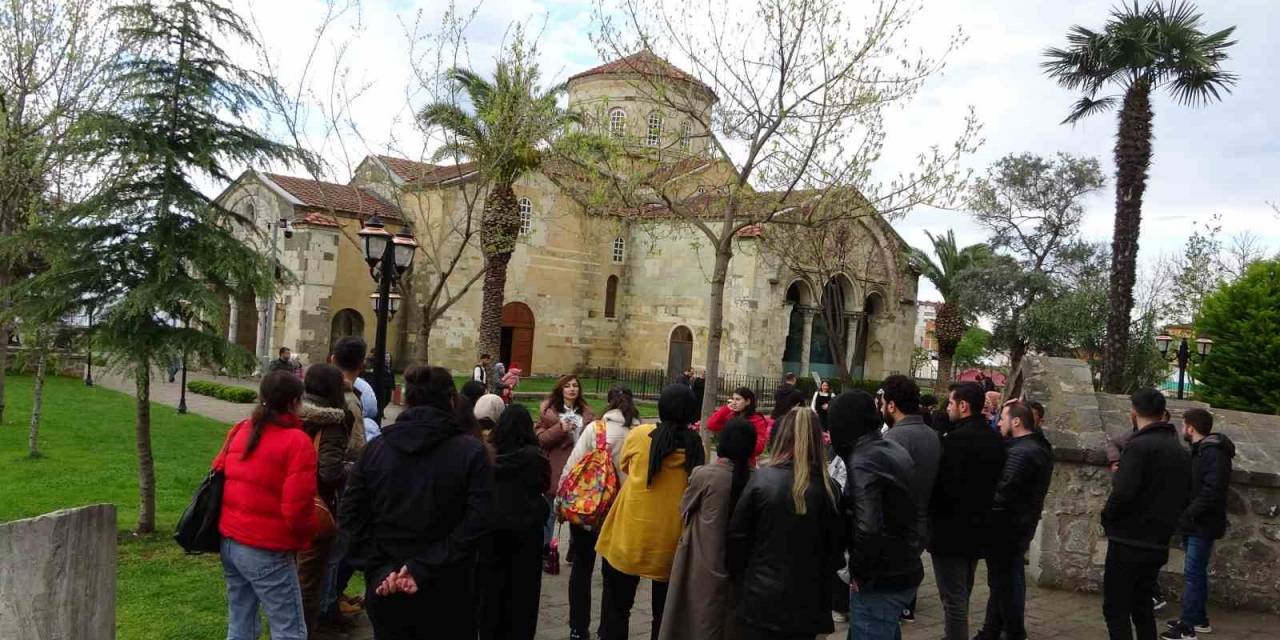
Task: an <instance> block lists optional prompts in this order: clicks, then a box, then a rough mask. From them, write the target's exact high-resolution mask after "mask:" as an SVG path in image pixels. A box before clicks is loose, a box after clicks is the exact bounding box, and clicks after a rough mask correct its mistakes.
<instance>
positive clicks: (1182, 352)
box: [1156, 335, 1213, 400]
mask: <svg viewBox="0 0 1280 640" xmlns="http://www.w3.org/2000/svg"><path fill="white" fill-rule="evenodd" d="M1171 342H1173V338H1172V337H1170V336H1168V335H1158V336H1156V349H1158V350H1159V351H1160V355H1161V356H1162V357H1165V358H1168V357H1169V344H1170V343H1171ZM1212 349H1213V340H1210V339H1208V338H1196V356H1197V360H1198V361H1199V362H1203V361H1204V359H1205V357H1207V356H1208V355H1209V351H1211V350H1212ZM1173 359H1174V361H1176V362H1177V363H1178V399H1179V400H1181V399H1182V390H1183V387H1184V385H1185V383H1186V379H1187V363H1188V362H1190V361H1191V347H1190V346H1189V345H1188V344H1187V337H1186V336H1182V342H1181V343H1179V344H1178V350H1177V351H1175V352H1174V353H1173Z"/></svg>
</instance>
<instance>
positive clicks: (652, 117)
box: [644, 111, 662, 147]
mask: <svg viewBox="0 0 1280 640" xmlns="http://www.w3.org/2000/svg"><path fill="white" fill-rule="evenodd" d="M661 142H662V114H661V113H658V112H657V111H654V112H653V113H650V114H649V135H648V136H647V137H646V138H645V141H644V143H645V144H646V145H648V146H650V147H656V146H658V145H659V144H660V143H661Z"/></svg>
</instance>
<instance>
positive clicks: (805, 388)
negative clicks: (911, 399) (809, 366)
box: [796, 376, 883, 398]
mask: <svg viewBox="0 0 1280 640" xmlns="http://www.w3.org/2000/svg"><path fill="white" fill-rule="evenodd" d="M826 381H827V382H830V383H831V391H832V392H833V393H841V392H843V391H852V390H854V389H862V390H863V391H866V392H867V393H870V394H872V395H875V393H876V391H879V390H880V384H881V383H882V382H883V380H866V379H864V380H849V381H847V382H841V381H840V380H839V379H837V378H827V379H826ZM796 389H799V390H800V392H801V393H803V394H804V397H806V398H808V397H811V396H812V395H813V393H814V392H815V391H817V390H818V383H817V382H815V381H814V379H813V378H810V377H808V376H804V377H800V378H796Z"/></svg>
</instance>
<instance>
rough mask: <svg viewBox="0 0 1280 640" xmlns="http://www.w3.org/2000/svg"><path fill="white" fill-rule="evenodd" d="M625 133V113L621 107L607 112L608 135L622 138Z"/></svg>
mask: <svg viewBox="0 0 1280 640" xmlns="http://www.w3.org/2000/svg"><path fill="white" fill-rule="evenodd" d="M626 133H627V112H626V111H623V110H622V107H614V108H613V109H610V110H609V135H611V136H613V137H615V138H622V136H624V135H626Z"/></svg>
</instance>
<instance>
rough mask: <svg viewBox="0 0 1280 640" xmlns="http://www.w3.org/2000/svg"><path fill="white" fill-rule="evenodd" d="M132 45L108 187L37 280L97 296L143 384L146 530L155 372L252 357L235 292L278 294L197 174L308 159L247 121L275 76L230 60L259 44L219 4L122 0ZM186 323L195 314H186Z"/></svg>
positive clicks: (140, 416) (241, 231) (74, 297)
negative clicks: (181, 361) (229, 47)
mask: <svg viewBox="0 0 1280 640" xmlns="http://www.w3.org/2000/svg"><path fill="white" fill-rule="evenodd" d="M113 11H114V12H115V17H116V18H117V19H118V20H120V24H121V25H122V26H121V33H120V36H121V38H122V39H123V40H124V41H125V42H127V43H128V44H129V46H130V52H129V54H128V55H126V56H124V57H123V58H122V60H121V61H120V63H119V65H118V68H116V69H115V70H114V73H113V76H112V80H111V81H112V82H114V83H116V84H117V85H118V86H119V88H120V91H121V95H122V99H121V100H120V101H119V102H118V103H117V105H116V106H115V108H114V110H112V111H110V112H100V113H95V114H94V115H93V116H92V117H91V118H90V119H89V122H88V123H87V126H88V127H89V129H90V130H91V131H92V132H93V136H92V137H91V143H90V144H91V145H92V146H93V147H94V150H95V152H100V153H105V154H106V157H109V158H111V159H112V163H111V165H110V166H109V167H107V168H105V169H104V172H105V173H106V174H107V175H108V176H109V178H108V184H107V185H106V186H105V187H104V188H103V189H102V190H101V191H100V192H99V193H98V194H97V195H95V196H94V197H92V198H90V199H88V200H87V201H85V202H83V203H80V205H79V206H76V207H73V208H71V213H70V214H69V215H67V216H65V217H64V219H63V220H62V223H63V224H62V225H61V227H55V228H54V231H55V233H56V236H57V237H56V238H55V237H50V238H45V240H47V241H48V244H49V246H50V247H51V251H52V252H53V253H52V254H51V255H50V260H49V264H50V268H49V270H48V271H46V272H44V273H42V274H40V275H38V276H37V277H35V278H32V279H31V281H30V282H28V283H27V286H29V287H31V288H32V290H33V291H44V292H50V291H52V292H56V295H50V296H47V297H48V298H50V299H56V300H64V301H80V300H85V299H95V300H101V301H104V302H103V307H102V309H101V311H100V312H99V313H100V315H99V318H100V321H99V322H98V324H97V327H96V329H95V346H96V347H97V348H98V349H100V350H102V351H105V352H106V353H107V354H108V355H109V356H110V357H111V358H112V359H113V364H115V365H116V366H119V367H121V368H126V369H129V370H131V371H132V373H133V375H134V378H135V381H136V384H137V424H136V433H137V451H138V490H139V494H140V506H139V509H138V522H137V529H136V531H137V532H138V533H151V532H154V531H155V526H156V523H155V470H154V464H153V458H152V452H151V415H150V407H151V405H150V389H151V372H152V368H153V367H154V366H155V365H157V364H159V363H160V362H163V361H165V360H166V359H168V358H172V357H175V356H176V355H177V354H179V353H181V352H183V351H185V352H186V353H188V354H191V355H192V356H195V357H196V358H199V359H201V360H203V361H205V362H209V363H214V364H221V365H227V366H231V367H236V366H247V365H248V364H249V363H250V362H251V358H252V356H251V354H249V353H247V352H246V351H244V350H243V349H241V348H239V347H236V346H234V345H232V344H229V343H228V342H227V340H226V338H225V333H224V331H223V329H222V327H221V326H218V325H219V324H220V323H221V317H222V312H223V308H222V305H223V301H224V300H225V296H226V294H227V292H229V291H234V292H239V291H244V290H245V289H246V288H251V289H253V290H254V292H255V293H257V294H259V295H271V294H272V293H271V292H272V287H273V282H272V269H271V265H269V264H268V261H267V259H266V258H265V257H263V256H262V255H260V254H259V253H258V252H256V251H255V250H254V249H253V247H252V246H251V244H247V243H246V242H245V240H246V238H253V239H255V240H256V239H258V234H260V233H261V232H259V231H256V230H255V227H254V226H252V222H253V221H251V220H247V219H244V218H243V217H241V216H238V215H237V214H235V213H233V212H232V211H230V210H228V209H225V208H223V207H221V206H219V205H218V204H217V203H214V202H212V201H211V200H210V199H209V198H208V197H206V196H205V195H204V194H202V193H201V192H200V191H199V189H197V188H196V186H195V183H194V181H195V180H196V179H197V178H199V177H204V178H206V179H213V180H216V181H228V180H230V179H231V175H230V174H229V168H230V167H232V166H242V165H246V164H252V163H259V162H264V161H273V160H274V161H283V162H290V161H296V160H303V157H302V154H301V152H299V151H298V150H297V149H296V148H294V147H290V146H287V145H283V144H279V143H276V142H274V141H272V140H270V139H268V138H266V137H264V136H263V135H261V134H259V133H258V132H256V131H255V130H254V129H252V128H250V127H249V126H246V125H245V124H243V123H245V122H247V121H250V120H251V119H252V117H253V115H254V114H255V112H256V111H257V110H258V108H259V107H260V102H259V96H260V95H262V93H261V91H262V88H263V86H264V82H265V78H263V77H262V76H260V75H259V74H257V73H255V72H253V71H250V70H247V69H244V68H241V67H239V66H237V65H236V64H234V63H233V62H232V60H231V57H230V56H229V55H228V53H227V51H226V50H225V49H224V48H223V45H222V43H223V42H228V43H229V42H242V43H252V35H251V34H250V32H249V31H248V29H247V28H246V26H245V24H244V23H243V22H242V21H241V19H240V18H239V17H238V16H237V15H236V14H235V13H234V12H233V11H232V10H230V9H228V8H226V7H224V6H222V5H221V4H220V3H218V2H216V1H214V0H181V1H179V0H174V1H171V2H164V3H160V2H154V1H148V0H139V1H138V2H135V3H133V4H129V5H123V6H119V7H116V8H115V9H114V10H113ZM179 319H184V320H185V319H189V320H190V322H189V323H188V322H179Z"/></svg>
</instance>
